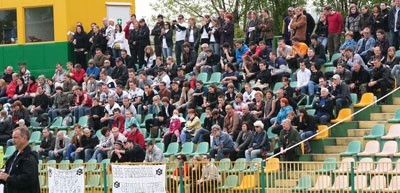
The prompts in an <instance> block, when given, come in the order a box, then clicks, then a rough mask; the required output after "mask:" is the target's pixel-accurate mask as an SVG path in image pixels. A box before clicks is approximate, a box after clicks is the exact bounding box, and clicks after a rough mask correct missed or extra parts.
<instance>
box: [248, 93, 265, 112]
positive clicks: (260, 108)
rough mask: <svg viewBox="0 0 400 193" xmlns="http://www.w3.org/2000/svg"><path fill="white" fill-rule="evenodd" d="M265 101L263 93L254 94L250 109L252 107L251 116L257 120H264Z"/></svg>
mask: <svg viewBox="0 0 400 193" xmlns="http://www.w3.org/2000/svg"><path fill="white" fill-rule="evenodd" d="M263 99H264V96H263V93H262V92H261V91H257V92H256V93H255V94H254V99H253V101H252V102H251V104H250V105H249V107H251V108H250V109H251V114H253V115H254V116H255V117H256V118H262V117H263V116H264V106H265V101H264V100H263Z"/></svg>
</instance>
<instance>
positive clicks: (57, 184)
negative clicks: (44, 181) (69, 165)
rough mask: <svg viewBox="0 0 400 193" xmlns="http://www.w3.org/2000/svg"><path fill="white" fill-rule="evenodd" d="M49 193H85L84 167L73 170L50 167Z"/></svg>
mask: <svg viewBox="0 0 400 193" xmlns="http://www.w3.org/2000/svg"><path fill="white" fill-rule="evenodd" d="M48 176H49V193H84V192H85V172H84V170H83V166H81V167H79V168H75V169H72V170H59V169H56V168H52V167H49V170H48Z"/></svg>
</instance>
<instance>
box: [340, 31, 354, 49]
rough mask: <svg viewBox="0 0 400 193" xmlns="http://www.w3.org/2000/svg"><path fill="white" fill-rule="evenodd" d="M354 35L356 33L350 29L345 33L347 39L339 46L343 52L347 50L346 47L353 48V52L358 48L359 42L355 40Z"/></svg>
mask: <svg viewBox="0 0 400 193" xmlns="http://www.w3.org/2000/svg"><path fill="white" fill-rule="evenodd" d="M353 37H354V34H353V32H352V31H348V32H346V33H345V34H344V38H345V41H344V43H343V44H342V45H341V46H340V47H339V50H340V52H341V53H343V52H345V49H346V48H349V49H351V50H352V51H353V52H355V51H356V50H357V42H356V41H354V39H353Z"/></svg>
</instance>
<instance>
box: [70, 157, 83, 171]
mask: <svg viewBox="0 0 400 193" xmlns="http://www.w3.org/2000/svg"><path fill="white" fill-rule="evenodd" d="M81 166H83V160H82V159H76V160H75V161H74V163H72V164H71V169H75V168H79V167H81Z"/></svg>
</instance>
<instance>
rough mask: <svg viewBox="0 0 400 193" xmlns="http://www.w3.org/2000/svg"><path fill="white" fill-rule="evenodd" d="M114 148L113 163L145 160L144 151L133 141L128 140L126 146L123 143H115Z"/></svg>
mask: <svg viewBox="0 0 400 193" xmlns="http://www.w3.org/2000/svg"><path fill="white" fill-rule="evenodd" d="M114 147H115V148H114V150H113V151H112V153H111V160H110V162H112V163H115V162H118V163H123V162H143V161H144V159H145V156H146V152H145V151H144V149H143V148H142V147H141V146H140V145H138V144H136V143H135V142H133V141H132V140H128V141H127V142H126V144H125V146H124V144H123V142H122V141H119V140H117V141H115V142H114Z"/></svg>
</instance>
